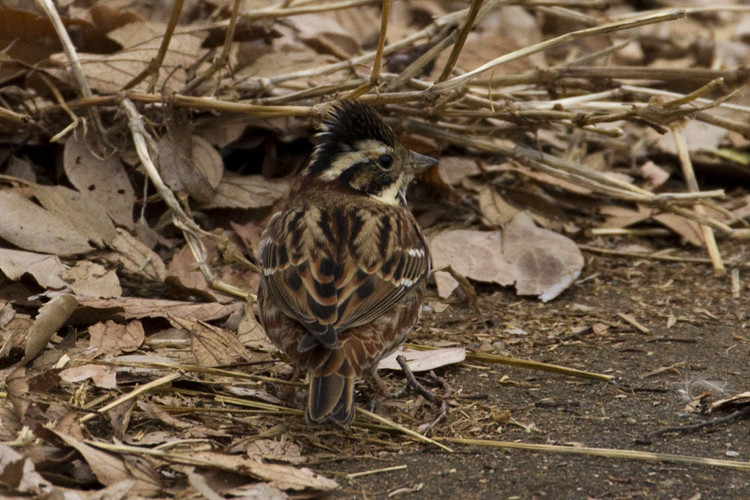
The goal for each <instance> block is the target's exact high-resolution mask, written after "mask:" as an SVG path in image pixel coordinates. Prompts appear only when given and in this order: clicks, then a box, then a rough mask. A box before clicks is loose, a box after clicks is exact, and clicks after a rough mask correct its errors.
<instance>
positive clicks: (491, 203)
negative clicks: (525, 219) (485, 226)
mask: <svg viewBox="0 0 750 500" xmlns="http://www.w3.org/2000/svg"><path fill="white" fill-rule="evenodd" d="M479 208H480V209H481V210H482V214H483V215H484V217H485V218H486V219H487V222H488V223H489V225H491V226H502V225H503V224H507V223H508V222H510V221H512V220H513V218H514V217H515V216H516V215H518V214H519V213H520V212H521V209H519V208H516V207H515V206H513V205H511V204H510V203H508V202H507V201H505V199H504V198H503V197H502V196H500V194H499V193H498V192H497V191H495V188H493V187H492V186H484V187H483V188H482V189H480V191H479Z"/></svg>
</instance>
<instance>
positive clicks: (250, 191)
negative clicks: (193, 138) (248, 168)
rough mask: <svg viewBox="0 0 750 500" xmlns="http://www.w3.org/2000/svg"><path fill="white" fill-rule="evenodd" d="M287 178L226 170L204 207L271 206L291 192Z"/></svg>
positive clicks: (244, 207)
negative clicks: (243, 173) (266, 176)
mask: <svg viewBox="0 0 750 500" xmlns="http://www.w3.org/2000/svg"><path fill="white" fill-rule="evenodd" d="M289 188H290V184H289V181H288V180H286V179H266V178H265V177H263V176H262V175H239V174H235V173H234V172H225V173H224V177H223V178H222V179H221V184H219V187H218V188H217V189H216V194H215V195H214V197H213V199H211V201H209V202H207V203H204V204H203V205H201V206H202V208H204V209H209V208H243V209H246V208H262V207H270V206H271V205H273V204H274V203H275V202H276V200H278V199H279V198H281V197H282V196H285V195H286V194H287V193H288V192H289Z"/></svg>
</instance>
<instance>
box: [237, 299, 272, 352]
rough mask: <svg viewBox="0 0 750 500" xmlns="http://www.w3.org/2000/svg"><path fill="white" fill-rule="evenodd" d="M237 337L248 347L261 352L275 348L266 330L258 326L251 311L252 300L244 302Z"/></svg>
mask: <svg viewBox="0 0 750 500" xmlns="http://www.w3.org/2000/svg"><path fill="white" fill-rule="evenodd" d="M237 339H238V340H239V341H240V343H241V344H242V345H244V346H245V347H247V348H248V349H253V350H256V351H263V352H273V351H275V350H276V348H275V347H274V346H273V344H272V343H271V341H270V340H268V336H267V335H266V331H265V330H264V329H263V327H262V326H260V323H258V320H257V319H256V318H255V313H253V304H252V302H247V304H245V315H244V316H243V317H242V319H241V320H240V324H239V327H238V328H237Z"/></svg>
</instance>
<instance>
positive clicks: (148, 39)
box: [50, 22, 205, 93]
mask: <svg viewBox="0 0 750 500" xmlns="http://www.w3.org/2000/svg"><path fill="white" fill-rule="evenodd" d="M165 31H166V26H165V25H163V24H160V23H151V22H143V23H130V24H126V25H125V26H123V27H122V28H118V29H116V30H114V31H111V32H110V33H108V35H107V36H108V37H109V38H111V39H113V40H115V41H116V42H118V43H120V44H121V45H122V46H123V47H125V48H124V49H123V50H121V51H119V52H115V53H114V54H107V55H99V54H87V53H83V52H82V53H79V54H78V56H79V59H80V60H81V65H82V66H83V72H84V74H85V75H86V79H87V80H88V82H89V85H90V86H91V88H92V89H93V90H98V91H100V92H103V93H117V92H119V91H120V90H121V89H122V88H123V87H124V86H125V85H126V84H128V83H129V82H130V80H132V79H133V78H134V77H135V76H136V75H138V74H139V73H140V72H141V71H143V70H144V69H145V68H146V67H147V66H148V64H149V62H150V61H151V59H153V58H155V57H156V54H157V52H158V51H159V46H160V45H161V43H162V39H163V38H164V32H165ZM202 42H203V37H202V36H198V35H197V34H195V33H184V32H183V33H179V32H178V33H175V34H174V36H172V39H171V40H170V44H169V47H170V48H169V49H168V50H167V52H166V55H165V57H164V62H163V64H162V65H161V67H160V68H159V75H158V78H157V80H156V86H157V88H163V87H165V88H163V90H164V91H167V92H172V91H176V90H179V89H180V88H181V87H183V86H184V85H185V80H186V74H187V71H188V68H191V67H192V66H193V65H194V64H195V62H196V61H197V60H199V59H200V57H201V55H202V54H203V53H204V52H205V50H204V49H201V43H202ZM50 60H51V61H52V62H53V63H54V64H56V65H58V66H60V67H63V68H67V67H68V59H67V57H66V56H65V54H61V53H60V54H53V55H52V56H51V57H50ZM58 75H59V77H60V78H62V79H66V80H67V79H68V78H69V77H68V74H67V72H66V71H60V72H58ZM151 81H153V79H152V78H149V79H147V80H146V81H143V82H141V83H140V84H139V85H137V86H136V87H135V90H140V91H147V90H148V86H149V84H150V82H151Z"/></svg>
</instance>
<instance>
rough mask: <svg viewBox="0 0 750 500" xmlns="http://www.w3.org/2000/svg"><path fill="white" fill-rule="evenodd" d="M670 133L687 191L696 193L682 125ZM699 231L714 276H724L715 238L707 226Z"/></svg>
mask: <svg viewBox="0 0 750 500" xmlns="http://www.w3.org/2000/svg"><path fill="white" fill-rule="evenodd" d="M673 102H674V101H673ZM665 106H666V105H665ZM672 133H673V134H674V140H675V143H676V145H677V154H678V156H679V158H680V164H681V165H682V175H683V176H684V177H685V183H686V184H687V186H688V190H689V191H692V192H697V191H699V190H700V188H699V187H698V180H697V179H696V178H695V171H694V170H693V162H692V160H691V159H690V151H689V149H688V144H687V140H686V139H685V134H684V133H683V123H682V122H676V123H674V124H673V125H672ZM694 210H695V211H696V213H698V214H701V215H705V214H706V209H705V208H704V207H703V206H702V205H696V206H695V207H694ZM701 231H702V233H703V241H704V243H705V244H706V249H707V250H708V256H709V257H710V259H711V263H712V264H713V267H714V275H716V276H724V275H726V273H727V271H726V268H725V267H724V261H723V260H722V258H721V253H720V252H719V247H718V245H717V244H716V238H715V237H714V232H713V230H712V229H711V228H710V227H708V226H705V225H702V226H701Z"/></svg>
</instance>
